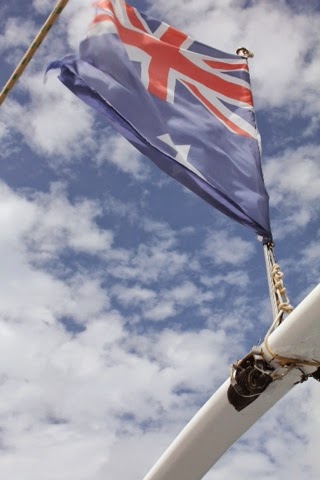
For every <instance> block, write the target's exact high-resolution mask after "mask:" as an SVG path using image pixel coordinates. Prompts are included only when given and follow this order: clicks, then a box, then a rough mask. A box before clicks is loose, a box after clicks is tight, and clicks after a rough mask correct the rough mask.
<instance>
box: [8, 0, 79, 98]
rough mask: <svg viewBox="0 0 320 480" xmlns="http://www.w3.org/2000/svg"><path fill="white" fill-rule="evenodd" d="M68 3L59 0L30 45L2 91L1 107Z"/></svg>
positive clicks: (66, 0) (65, 0) (64, 0)
mask: <svg viewBox="0 0 320 480" xmlns="http://www.w3.org/2000/svg"><path fill="white" fill-rule="evenodd" d="M68 1H69V0H59V1H58V3H57V4H56V6H55V7H54V9H53V10H52V12H51V13H50V15H49V17H48V18H47V20H46V21H45V23H44V24H43V26H42V28H41V30H40V31H39V32H38V34H37V35H36V37H35V39H34V40H33V42H32V44H31V45H30V47H29V48H28V50H27V51H26V53H25V54H24V56H23V57H22V59H21V61H20V63H19V64H18V65H17V67H16V68H15V70H14V72H13V73H12V75H11V77H10V78H9V80H8V81H7V83H6V84H5V86H4V87H3V89H2V90H1V92H0V105H2V103H3V102H4V101H5V99H6V98H7V96H8V94H9V93H10V91H11V90H12V89H13V87H14V86H15V84H16V82H17V81H18V79H19V78H20V77H21V75H22V74H23V72H24V70H25V68H26V67H27V65H28V63H29V62H30V60H31V59H32V57H33V55H34V54H35V52H36V51H37V50H38V48H39V47H40V45H41V43H42V42H43V40H44V39H45V37H46V36H47V34H48V32H49V30H50V29H51V27H52V26H53V25H54V23H55V22H56V21H57V19H58V17H59V15H60V13H61V12H62V10H63V9H64V7H65V6H66V5H67V3H68Z"/></svg>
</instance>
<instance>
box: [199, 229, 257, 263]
mask: <svg viewBox="0 0 320 480" xmlns="http://www.w3.org/2000/svg"><path fill="white" fill-rule="evenodd" d="M253 253H254V244H253V243H252V242H247V241H246V240H243V239H242V238H240V237H231V236H229V235H228V234H227V233H226V232H224V231H220V232H214V231H212V232H209V233H208V234H207V237H206V239H205V241H204V248H203V255H205V256H206V257H208V258H210V260H212V261H213V262H214V263H216V264H217V265H221V264H224V263H227V264H231V265H239V264H241V263H244V262H245V261H247V260H248V258H249V257H250V256H252V255H253Z"/></svg>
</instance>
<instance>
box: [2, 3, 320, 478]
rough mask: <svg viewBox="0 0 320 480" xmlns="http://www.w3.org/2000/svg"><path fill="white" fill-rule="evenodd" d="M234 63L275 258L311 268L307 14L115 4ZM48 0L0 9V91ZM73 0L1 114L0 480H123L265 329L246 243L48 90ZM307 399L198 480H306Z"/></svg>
mask: <svg viewBox="0 0 320 480" xmlns="http://www.w3.org/2000/svg"><path fill="white" fill-rule="evenodd" d="M131 4H132V5H133V6H135V7H138V8H140V9H141V10H143V11H145V12H148V13H149V14H151V15H152V16H154V17H156V18H159V19H160V20H165V21H166V22H168V23H171V24H172V25H174V26H176V27H178V28H181V29H183V30H184V31H185V32H186V33H189V34H190V35H192V36H193V37H195V38H197V39H198V40H200V41H202V42H204V43H207V44H209V45H212V46H214V47H216V48H220V49H222V50H225V51H228V52H230V53H234V51H235V49H236V48H237V47H239V46H246V47H247V48H249V49H250V50H252V51H253V52H254V53H255V57H254V59H253V60H250V68H251V77H252V85H253V93H254V98H255V106H256V112H257V120H258V126H259V129H260V133H261V136H262V146H263V168H264V174H265V180H266V184H267V188H268V191H269V194H270V197H271V222H272V228H273V232H274V237H275V241H276V255H277V259H278V260H279V263H280V264H281V266H282V269H283V271H284V272H285V283H286V286H287V291H288V294H289V297H290V300H291V302H292V303H293V304H294V305H297V304H298V303H299V301H301V299H302V298H304V296H305V295H306V294H307V293H308V292H310V291H311V290H312V289H313V288H314V287H315V285H316V284H317V283H318V278H319V271H320V261H319V258H320V243H319V236H320V229H319V218H320V202H319V201H320V163H319V154H320V143H319V116H320V115H319V111H320V100H319V94H318V91H319V84H320V68H319V53H320V37H319V31H320V7H319V2H318V0H308V1H307V2H301V1H300V0H210V1H208V0H171V1H170V2H168V1H167V0H158V1H157V2H152V1H151V0H150V1H147V0H132V2H131ZM53 5H54V3H53V2H52V1H51V0H23V1H21V0H11V1H10V2H2V4H1V5H0V56H1V59H0V66H1V68H0V83H1V84H2V85H3V84H4V83H5V81H6V80H7V78H8V76H9V75H10V73H11V71H12V70H13V68H14V66H15V65H16V64H17V62H18V61H19V59H20V57H21V56H22V54H23V53H24V51H25V49H26V48H27V47H28V45H29V44H30V42H31V40H32V38H33V37H34V35H35V33H36V32H37V31H38V29H39V27H40V26H41V25H42V23H43V22H44V20H45V18H46V16H47V15H48V13H49V12H50V11H51V9H52V7H53ZM92 15H93V10H92V7H91V1H88V0H70V2H69V4H68V6H67V7H66V9H65V11H64V12H63V14H62V16H61V18H60V19H59V22H58V23H57V24H56V25H55V27H54V28H53V30H52V31H51V32H50V34H49V36H48V38H47V40H46V41H45V43H44V44H43V45H42V46H41V48H40V50H39V51H38V53H37V55H36V57H35V58H34V60H33V61H32V62H31V64H30V65H29V67H28V69H27V71H26V72H25V74H24V75H23V77H22V79H21V80H20V81H19V83H18V84H17V86H16V88H15V90H14V92H12V94H10V96H9V97H8V98H7V100H6V102H5V103H4V104H3V106H2V107H1V115H0V139H1V155H0V172H1V176H0V252H1V269H0V282H1V288H0V378H1V392H0V476H1V478H10V480H30V479H31V478H32V479H33V480H43V479H45V480H89V479H90V480H106V479H108V480H109V479H110V480H128V479H130V480H141V479H142V478H143V477H144V475H145V474H146V473H147V471H148V470H149V469H150V467H151V466H152V465H153V463H154V462H155V461H156V460H157V458H158V457H159V455H160V454H161V453H162V452H163V450H164V449H165V448H166V447H167V446H168V445H169V444H170V442H171V441H172V440H173V438H174V437H175V436H176V434H177V433H178V432H179V431H180V430H181V428H182V427H183V426H184V425H185V424H186V423H187V422H188V420H189V419H190V418H191V417H192V416H193V414H194V413H195V412H196V411H197V409H198V408H199V407H200V406H201V405H202V404H203V403H204V402H205V401H206V400H207V399H208V398H209V397H210V396H211V395H212V394H213V393H214V392H215V390H216V389H217V388H218V387H219V386H220V384H221V383H222V382H223V381H224V380H225V379H226V378H227V376H228V373H229V365H230V364H231V362H232V361H235V360H236V359H237V358H241V357H242V356H243V355H244V354H245V353H247V351H249V350H250V348H251V346H252V345H253V344H256V343H257V342H259V341H260V340H261V338H263V335H264V332H265V331H266V329H267V328H268V325H269V324H270V321H271V312H270V308H269V297H268V290H267V281H266V277H265V273H264V261H263V252H262V247H261V244H260V243H259V242H258V241H257V240H256V238H255V236H254V234H252V232H250V231H247V230H246V229H245V228H244V227H242V226H238V225H237V224H235V223H234V222H232V221H231V220H229V219H228V218H224V217H223V216H222V215H221V214H220V213H219V212H216V211H214V210H213V209H212V208H211V207H210V206H209V205H207V204H205V203H204V202H203V201H202V200H201V199H199V198H197V197H196V196H195V195H193V194H192V193H190V192H188V191H187V190H186V189H184V188H183V187H182V186H180V184H178V183H175V182H174V181H173V180H171V179H170V178H168V177H166V176H165V174H164V173H162V172H161V171H160V170H158V169H157V168H156V167H155V166H153V164H151V163H150V161H148V160H147V159H146V158H143V157H142V156H141V155H140V154H139V153H138V152H137V151H135V150H134V149H133V147H131V146H130V145H129V144H128V143H127V142H126V141H125V140H123V139H122V138H121V137H119V136H118V135H117V134H115V132H114V131H112V130H111V129H110V128H109V127H108V126H107V125H106V124H105V123H103V121H102V119H101V118H100V117H99V116H98V114H96V113H95V112H94V111H91V110H90V109H89V108H88V107H86V106H85V105H84V104H82V103H81V102H80V101H79V100H78V99H77V98H76V97H73V96H72V94H71V93H70V92H69V91H67V89H66V88H65V87H63V85H62V84H61V83H60V82H59V81H58V80H57V79H56V73H55V72H52V73H51V74H50V75H49V76H48V79H47V83H46V84H44V82H43V76H44V70H45V68H46V65H47V64H48V62H50V61H52V60H55V59H58V58H61V57H62V56H63V55H65V54H68V53H75V52H76V51H77V48H78V45H79V42H80V40H81V38H82V37H83V36H84V34H85V32H86V29H87V25H88V23H89V21H90V19H91V18H92ZM319 402H320V385H319V384H317V383H316V382H315V381H313V380H309V381H308V382H307V384H303V385H299V386H297V387H295V389H294V390H293V391H292V392H291V393H290V394H289V395H287V396H286V397H285V398H284V399H283V400H282V401H281V402H280V403H279V404H277V405H276V406H275V407H274V408H273V409H272V410H271V411H270V412H269V413H268V414H267V415H265V417H264V418H263V419H261V420H260V422H258V423H257V424H256V425H255V426H254V427H253V428H252V429H251V430H250V431H249V432H248V433H247V434H246V435H245V436H244V437H243V438H242V439H241V440H240V441H239V442H237V443H236V445H235V446H234V447H233V448H232V449H231V450H230V451H229V452H228V453H227V454H226V455H225V456H224V457H223V458H222V459H221V460H220V461H219V462H218V463H217V464H216V466H215V467H214V468H213V469H212V470H211V471H210V472H209V473H208V474H207V476H206V477H205V478H206V480H222V479H226V478H230V477H231V478H237V480H251V479H252V480H253V479H256V478H259V479H260V480H271V479H272V480H278V479H284V480H286V479H290V480H301V478H306V477H307V478H308V479H309V480H316V479H318V478H319V476H320V466H319V458H318V456H319V452H318V451H319V447H318V445H319V431H320V410H319Z"/></svg>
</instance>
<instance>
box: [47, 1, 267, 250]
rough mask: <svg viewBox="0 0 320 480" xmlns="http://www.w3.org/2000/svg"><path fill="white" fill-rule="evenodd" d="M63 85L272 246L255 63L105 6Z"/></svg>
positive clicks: (118, 4)
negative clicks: (254, 97)
mask: <svg viewBox="0 0 320 480" xmlns="http://www.w3.org/2000/svg"><path fill="white" fill-rule="evenodd" d="M51 68H60V75H59V78H60V80H61V81H62V82H63V83H64V84H65V85H66V86H67V87H68V88H69V89H70V90H71V91H72V92H74V93H75V94H76V95H77V96H78V97H79V98H81V99H82V100H83V101H84V102H86V103H87V104H89V105H90V106H92V107H93V108H95V109H96V110H98V111H99V112H101V113H102V114H104V115H105V116H106V118H107V120H108V122H109V123H110V124H111V125H112V126H113V127H115V129H117V130H118V131H119V132H120V133H121V134H122V135H123V136H124V137H126V138H127V139H128V140H129V141H130V142H131V143H132V144H133V145H134V146H135V147H136V148H137V149H138V150H139V151H140V152H142V153H143V154H144V155H146V156H147V157H149V158H150V159H151V160H152V161H153V162H154V163H155V164H156V165H158V167H159V168H161V170H163V171H165V172H166V173H167V174H168V175H170V176H171V177H173V178H175V179H176V180H178V181H179V182H180V183H182V184H183V185H185V186H186V187H187V188H189V189H190V190H192V191H193V192H195V193H196V194H197V195H199V196H200V197H201V198H203V199H204V200H206V201H207V202H208V203H210V204H211V205H212V206H213V207H215V208H217V209H218V210H220V211H221V212H223V213H224V214H225V215H227V216H228V217H230V218H233V219H234V220H236V221H238V222H240V223H242V224H243V225H246V226H247V227H249V228H251V229H252V230H253V231H254V232H256V233H257V235H259V236H262V237H263V238H264V240H265V241H266V242H267V241H271V240H272V234H271V229H270V221H269V197H268V194H267V191H266V188H265V185H264V181H263V174H262V169H261V158H260V149H259V135H258V132H257V129H256V122H255V114H254V110H253V102H252V94H251V88H250V78H249V71H248V62H247V60H246V59H245V58H241V57H239V56H237V55H232V54H228V53H224V52H221V51H219V50H216V49H214V48H211V47H208V46H206V45H203V44H201V43H199V42H197V41H194V40H193V39H191V38H190V37H189V36H187V35H185V34H184V33H182V32H180V31H178V30H176V29H174V28H173V27H171V26H169V25H167V24H165V23H162V22H159V21H156V20H154V19H152V18H150V17H147V16H146V15H144V14H142V13H140V12H138V10H136V9H135V8H133V7H131V6H129V5H127V4H126V3H125V2H124V1H123V0H102V1H99V2H98V4H97V14H96V17H95V18H94V20H93V22H92V25H91V27H90V30H89V32H88V34H87V36H86V38H85V39H84V40H83V41H82V42H81V45H80V54H79V56H78V57H76V56H67V57H65V58H64V59H63V60H61V61H56V62H52V63H51V64H50V65H49V67H48V69H51Z"/></svg>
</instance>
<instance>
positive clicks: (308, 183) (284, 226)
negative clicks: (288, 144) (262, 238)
mask: <svg viewBox="0 0 320 480" xmlns="http://www.w3.org/2000/svg"><path fill="white" fill-rule="evenodd" d="M319 153H320V149H319V146H317V145H305V146H302V147H298V148H296V149H295V150H293V149H287V150H286V151H285V152H283V154H280V155H277V156H275V157H273V158H271V159H270V160H269V161H268V162H267V164H266V167H265V179H266V183H267V186H268V190H269V193H270V200H271V205H272V206H273V207H275V208H277V210H278V211H279V212H280V211H281V213H282V214H281V221H280V220H279V221H278V222H277V223H276V222H275V235H276V237H278V238H281V237H282V236H284V235H285V234H287V233H289V232H293V231H294V232H296V233H299V232H301V231H302V230H303V229H304V228H306V226H307V225H308V224H309V222H310V221H311V220H312V219H313V218H314V216H315V215H317V213H318V211H319V208H318V205H319V199H320V167H319V162H318V157H319Z"/></svg>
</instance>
